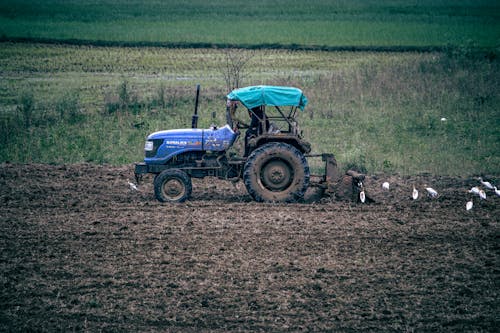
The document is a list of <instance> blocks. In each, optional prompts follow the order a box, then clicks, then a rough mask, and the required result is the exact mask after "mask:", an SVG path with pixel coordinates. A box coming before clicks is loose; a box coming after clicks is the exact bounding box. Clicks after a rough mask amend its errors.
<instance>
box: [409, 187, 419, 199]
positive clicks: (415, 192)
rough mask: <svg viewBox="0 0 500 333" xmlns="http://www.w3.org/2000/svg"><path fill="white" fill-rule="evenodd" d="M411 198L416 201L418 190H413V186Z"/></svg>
mask: <svg viewBox="0 0 500 333" xmlns="http://www.w3.org/2000/svg"><path fill="white" fill-rule="evenodd" d="M411 197H412V198H413V200H417V199H418V190H417V189H416V188H415V185H413V192H412V193H411Z"/></svg>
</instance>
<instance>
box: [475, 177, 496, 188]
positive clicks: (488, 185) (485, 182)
mask: <svg viewBox="0 0 500 333" xmlns="http://www.w3.org/2000/svg"><path fill="white" fill-rule="evenodd" d="M478 179H479V181H480V182H481V184H483V186H484V187H486V188H487V189H488V190H493V189H494V188H495V187H494V186H493V185H491V183H490V182H488V181H485V180H483V178H481V177H479V178H478Z"/></svg>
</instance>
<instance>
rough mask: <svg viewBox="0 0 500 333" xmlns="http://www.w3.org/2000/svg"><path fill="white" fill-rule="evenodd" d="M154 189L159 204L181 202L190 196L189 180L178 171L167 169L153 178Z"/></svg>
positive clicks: (182, 172)
mask: <svg viewBox="0 0 500 333" xmlns="http://www.w3.org/2000/svg"><path fill="white" fill-rule="evenodd" d="M154 188H155V197H156V199H158V200H159V201H161V202H183V201H185V200H186V199H188V198H189V197H190V196H191V191H192V184H191V178H190V177H189V175H187V174H186V173H185V172H184V171H182V170H180V169H167V170H164V171H162V172H161V173H160V174H159V175H158V176H156V177H155V180H154Z"/></svg>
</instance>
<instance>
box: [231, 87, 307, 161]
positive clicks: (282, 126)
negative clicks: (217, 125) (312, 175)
mask: <svg viewBox="0 0 500 333" xmlns="http://www.w3.org/2000/svg"><path fill="white" fill-rule="evenodd" d="M239 103H241V104H242V105H243V106H244V107H245V108H246V109H247V112H248V117H246V116H245V115H244V113H245V112H241V111H239V110H238V104H239ZM306 105H307V98H306V96H305V95H304V94H303V93H302V90H300V89H298V88H293V87H277V86H251V87H245V88H240V89H235V90H233V91H232V92H231V93H229V94H228V95H227V110H226V118H227V123H228V124H229V126H231V127H232V128H233V129H234V130H235V131H237V130H238V129H246V133H245V156H248V155H249V154H250V153H251V152H252V151H253V150H254V149H256V148H257V147H259V146H261V145H263V144H266V143H269V142H284V143H287V144H291V145H293V146H294V147H296V148H297V149H299V150H300V151H301V152H302V153H309V152H310V151H311V146H310V144H309V143H308V142H306V141H304V140H303V139H302V132H301V131H300V128H299V126H298V123H297V120H296V117H297V113H298V112H299V111H300V112H302V111H303V110H304V107H305V106H306Z"/></svg>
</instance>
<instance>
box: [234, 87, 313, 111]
mask: <svg viewBox="0 0 500 333" xmlns="http://www.w3.org/2000/svg"><path fill="white" fill-rule="evenodd" d="M227 98H228V99H230V100H233V101H240V102H241V103H242V104H243V105H244V106H246V107H247V108H248V109H252V108H254V107H256V106H260V105H270V106H298V107H299V108H300V109H301V110H304V107H305V106H306V104H307V97H306V96H305V95H304V94H303V93H302V90H300V89H298V88H293V87H276V86H251V87H245V88H240V89H235V90H233V91H232V92H231V93H229V95H227Z"/></svg>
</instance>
